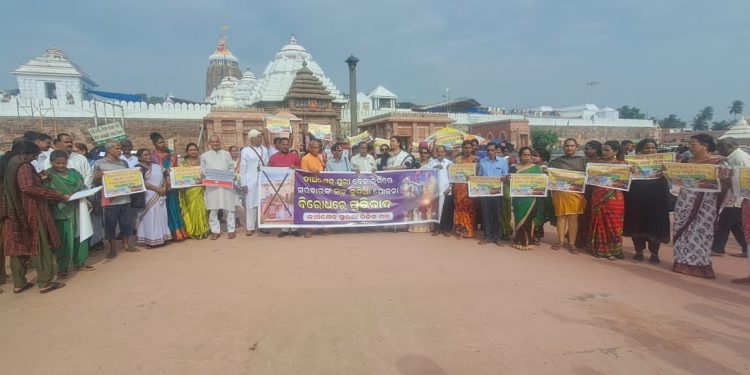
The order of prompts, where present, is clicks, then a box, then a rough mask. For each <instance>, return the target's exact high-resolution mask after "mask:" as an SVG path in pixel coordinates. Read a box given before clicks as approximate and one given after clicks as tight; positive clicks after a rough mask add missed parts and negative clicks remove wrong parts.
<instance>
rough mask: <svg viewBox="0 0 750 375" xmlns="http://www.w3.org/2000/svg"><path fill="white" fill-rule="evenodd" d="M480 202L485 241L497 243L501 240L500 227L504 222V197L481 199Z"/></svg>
mask: <svg viewBox="0 0 750 375" xmlns="http://www.w3.org/2000/svg"><path fill="white" fill-rule="evenodd" d="M479 201H480V203H481V205H482V229H483V230H484V239H486V240H488V241H497V240H499V239H500V235H501V233H500V231H501V229H500V226H501V224H502V223H501V222H500V220H502V217H503V215H502V210H503V197H481V198H479Z"/></svg>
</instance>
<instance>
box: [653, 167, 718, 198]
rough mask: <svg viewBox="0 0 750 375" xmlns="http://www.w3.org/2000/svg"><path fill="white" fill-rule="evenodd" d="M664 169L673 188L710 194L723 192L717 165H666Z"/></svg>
mask: <svg viewBox="0 0 750 375" xmlns="http://www.w3.org/2000/svg"><path fill="white" fill-rule="evenodd" d="M664 169H665V171H664V174H665V175H666V176H667V178H668V179H669V182H670V183H672V187H678V188H682V189H689V190H693V191H703V192H708V193H718V192H719V191H721V183H720V182H719V172H718V168H717V166H716V164H695V163H664Z"/></svg>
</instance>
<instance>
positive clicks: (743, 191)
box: [732, 167, 750, 199]
mask: <svg viewBox="0 0 750 375" xmlns="http://www.w3.org/2000/svg"><path fill="white" fill-rule="evenodd" d="M733 177H734V178H733V180H734V188H733V189H732V190H733V191H734V193H735V194H736V195H737V197H738V198H745V199H750V167H734V176H733Z"/></svg>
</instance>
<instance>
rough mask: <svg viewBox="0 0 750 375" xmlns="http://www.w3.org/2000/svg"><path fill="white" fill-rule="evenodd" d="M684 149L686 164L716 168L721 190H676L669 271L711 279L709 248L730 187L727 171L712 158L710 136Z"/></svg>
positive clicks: (696, 138)
mask: <svg viewBox="0 0 750 375" xmlns="http://www.w3.org/2000/svg"><path fill="white" fill-rule="evenodd" d="M688 145H689V147H690V153H691V154H692V156H691V157H690V158H689V159H687V161H686V162H687V163H695V164H713V165H716V166H718V168H719V171H718V172H719V178H720V179H721V187H722V190H721V191H720V192H715V193H709V192H705V191H695V190H691V189H689V188H683V189H680V195H679V197H677V203H675V208H674V227H673V233H672V238H673V241H674V264H673V265H672V271H674V272H678V273H684V274H686V275H690V276H697V277H703V278H707V279H713V278H715V277H716V275H715V274H714V270H713V268H712V267H711V244H712V243H713V240H714V225H715V224H716V218H717V217H718V214H719V208H720V207H721V203H722V202H723V200H724V198H725V196H726V191H727V188H728V186H729V185H730V181H729V178H728V177H729V172H730V169H729V168H730V167H729V164H728V163H727V161H726V159H724V158H723V157H721V156H718V155H713V154H712V153H713V152H714V151H716V143H715V142H714V139H713V138H712V137H711V136H710V135H708V134H696V135H694V136H692V137H690V142H689V143H688Z"/></svg>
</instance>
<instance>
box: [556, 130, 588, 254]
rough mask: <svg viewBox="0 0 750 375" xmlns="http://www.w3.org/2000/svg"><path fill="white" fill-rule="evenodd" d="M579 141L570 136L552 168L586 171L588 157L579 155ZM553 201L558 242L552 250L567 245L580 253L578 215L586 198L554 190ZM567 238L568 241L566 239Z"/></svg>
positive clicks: (581, 195)
mask: <svg viewBox="0 0 750 375" xmlns="http://www.w3.org/2000/svg"><path fill="white" fill-rule="evenodd" d="M577 149H578V142H576V140H575V139H573V138H568V139H566V140H565V141H564V142H563V152H564V153H565V154H564V155H563V156H560V157H559V158H557V159H554V160H552V161H551V162H550V163H549V167H550V168H557V169H565V170H569V171H577V172H585V171H586V159H584V158H583V156H577V155H576V151H577ZM552 203H553V205H554V207H555V216H557V241H558V242H557V244H554V245H552V250H559V249H560V248H561V247H565V248H567V249H568V251H570V252H571V253H573V254H576V253H578V250H576V236H577V235H578V216H579V215H581V214H582V213H583V210H584V208H585V207H586V200H585V199H584V197H583V194H581V193H573V192H566V191H553V192H552ZM566 239H567V240H568V241H566Z"/></svg>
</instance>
